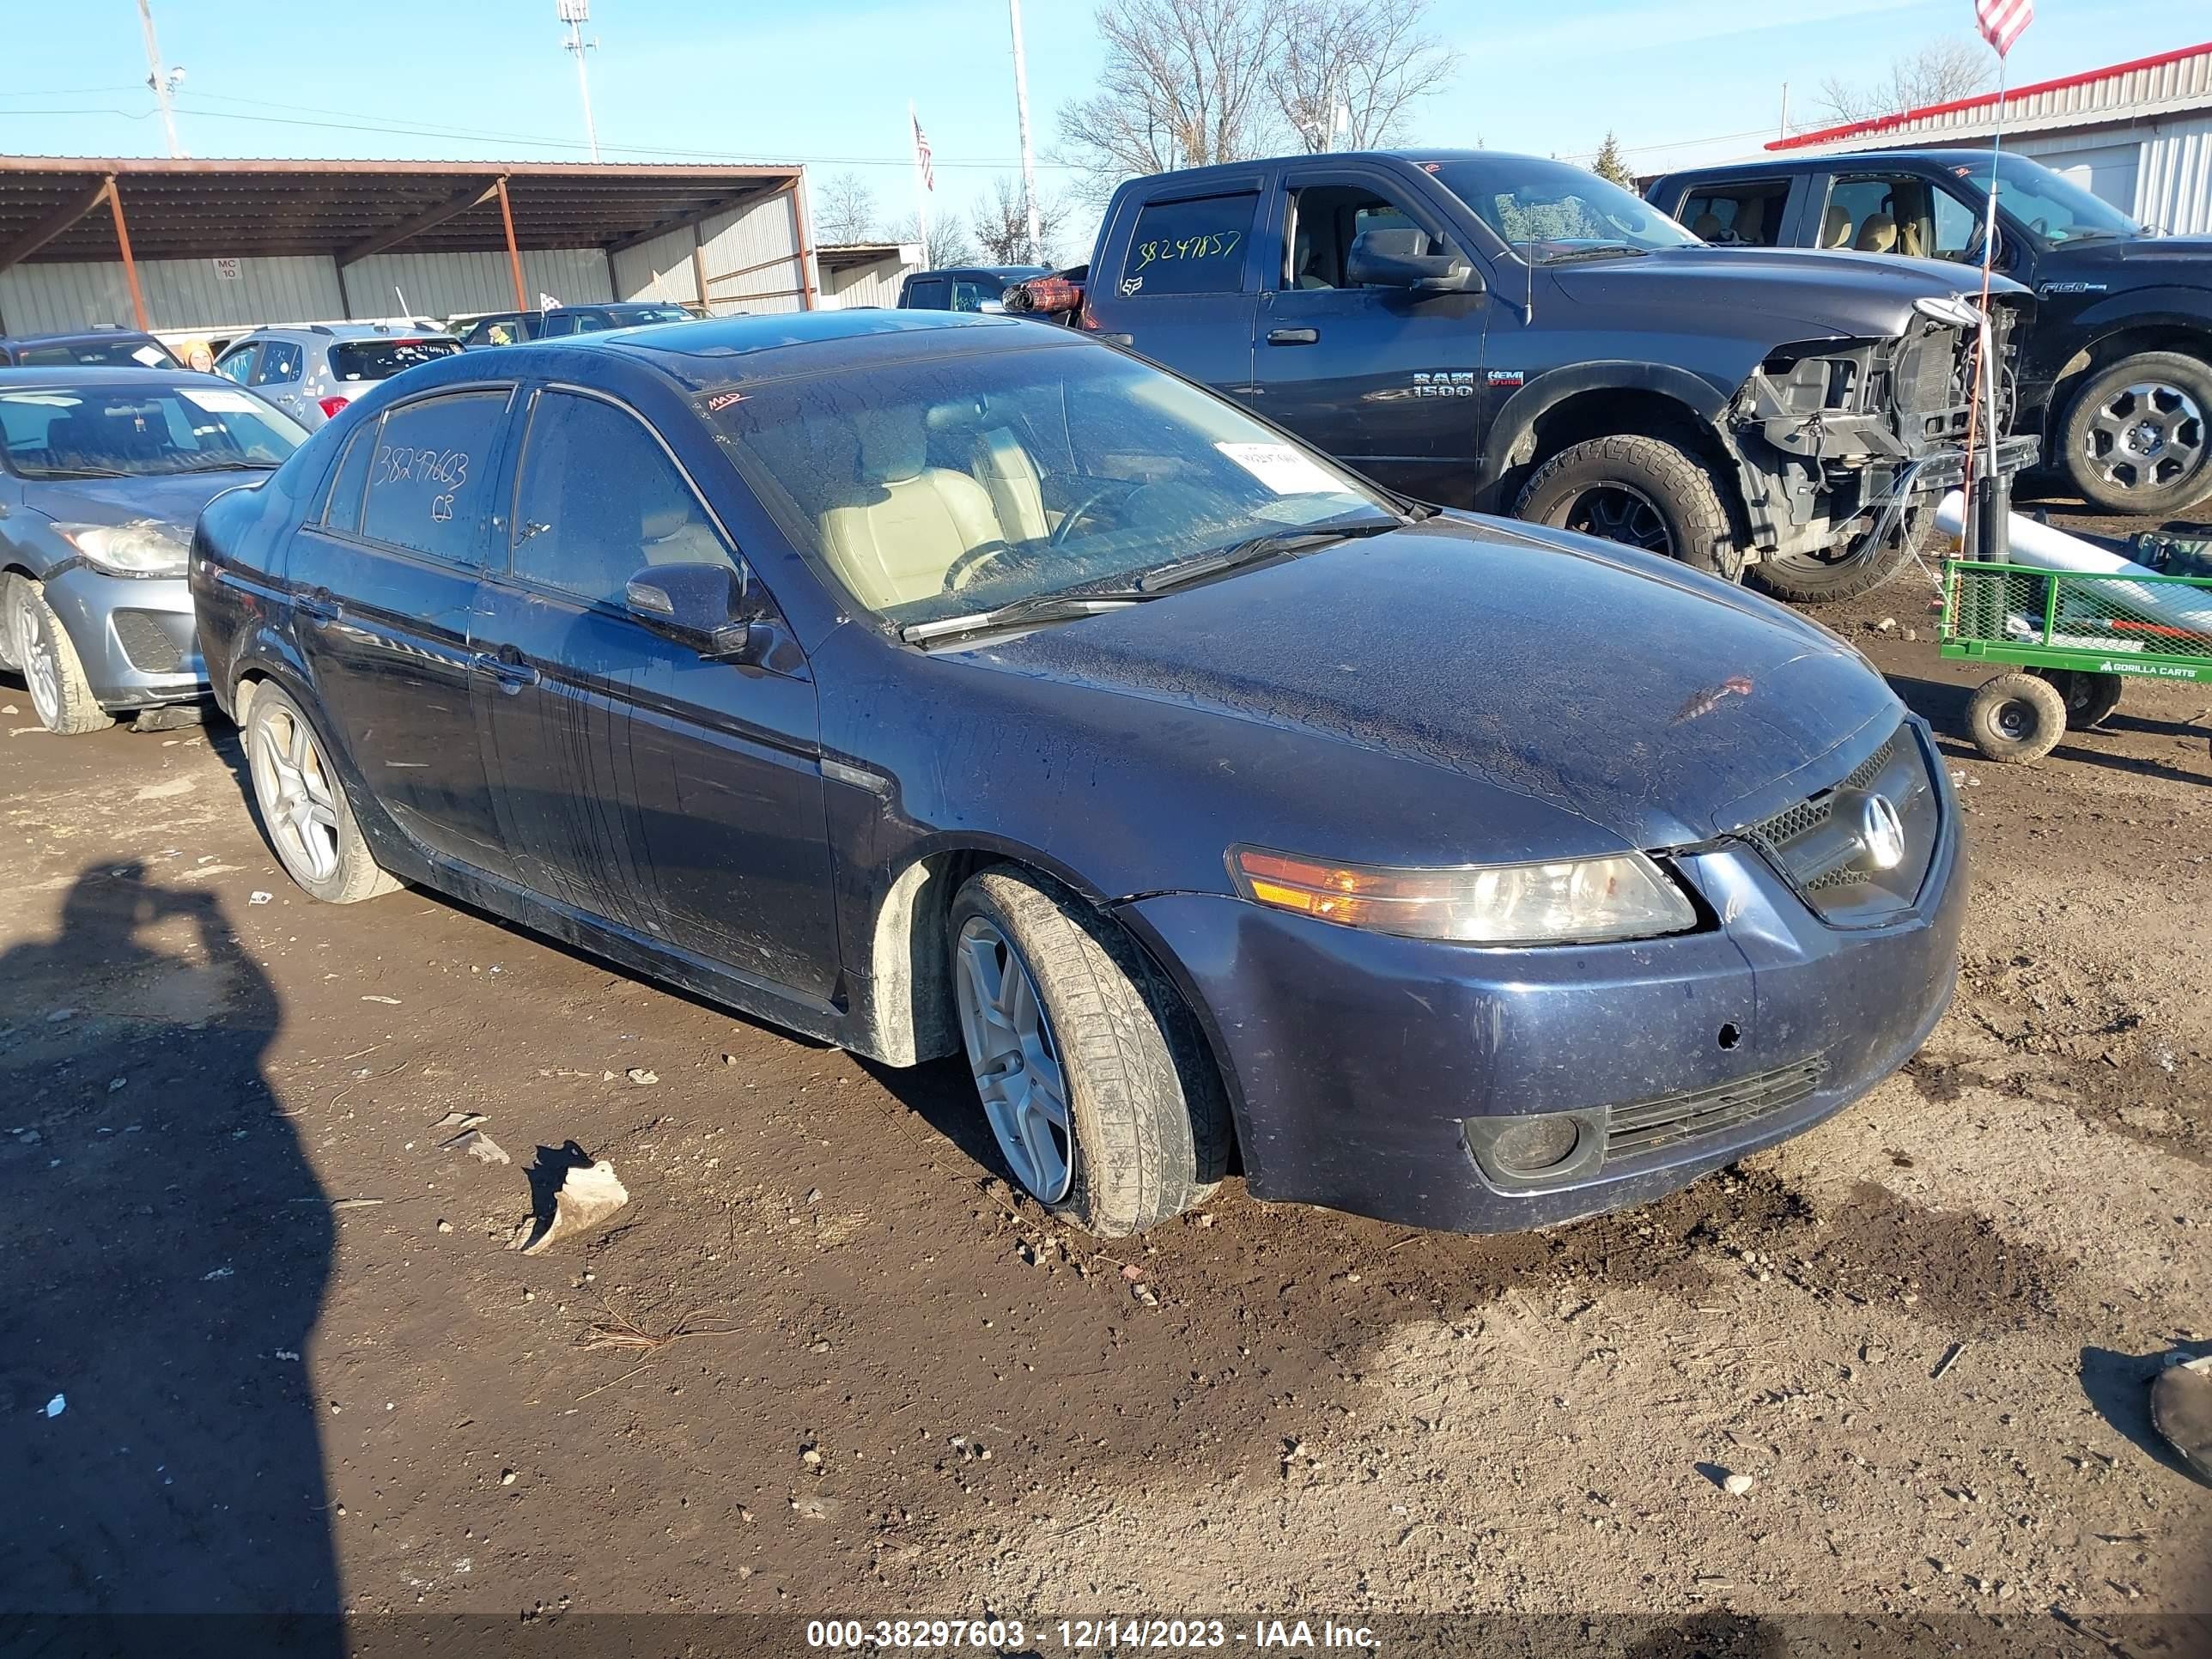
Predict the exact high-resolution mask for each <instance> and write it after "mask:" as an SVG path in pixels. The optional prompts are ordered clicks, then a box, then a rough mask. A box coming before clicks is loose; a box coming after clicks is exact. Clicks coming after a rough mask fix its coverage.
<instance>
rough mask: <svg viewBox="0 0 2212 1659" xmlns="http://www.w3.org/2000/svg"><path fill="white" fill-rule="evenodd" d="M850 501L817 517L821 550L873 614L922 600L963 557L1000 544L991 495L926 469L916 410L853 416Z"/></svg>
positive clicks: (953, 475) (960, 478)
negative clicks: (853, 486) (853, 478)
mask: <svg viewBox="0 0 2212 1659" xmlns="http://www.w3.org/2000/svg"><path fill="white" fill-rule="evenodd" d="M850 427H851V430H852V433H853V435H854V441H856V443H857V446H858V450H859V455H858V467H857V473H858V489H857V491H856V498H855V499H854V500H852V501H845V502H842V503H840V504H839V505H837V506H836V507H830V508H829V510H828V511H826V512H824V513H823V515H822V547H823V555H824V556H826V557H827V558H828V559H829V563H830V566H831V568H833V569H835V570H836V573H837V575H838V577H839V579H840V580H842V581H843V582H844V584H845V586H847V587H848V588H850V589H851V590H852V592H853V597H854V599H858V600H859V601H860V603H861V604H863V605H866V606H868V607H869V608H870V609H872V610H878V611H879V610H883V609H884V608H885V607H887V606H890V605H905V604H908V603H909V602H911V601H913V600H915V599H927V598H928V597H929V596H930V595H931V594H933V593H937V592H942V591H943V590H944V586H945V572H946V571H947V570H949V569H951V567H952V563H953V561H955V560H956V559H957V558H959V557H960V556H961V555H962V554H963V553H971V552H973V551H975V550H976V549H978V548H981V547H987V546H989V545H991V544H993V543H994V542H1003V541H1005V540H1006V535H1005V532H1003V531H1002V530H1000V526H999V519H998V514H997V513H995V512H994V510H993V509H992V506H991V496H990V492H989V491H987V490H986V489H984V488H983V486H982V485H981V484H980V483H976V482H975V479H973V478H971V477H969V476H968V475H967V474H966V473H965V472H956V471H952V470H951V468H949V467H941V466H932V465H929V446H928V435H927V430H926V428H924V426H923V423H922V414H921V410H918V409H902V408H896V407H893V408H884V409H872V410H859V411H855V412H854V414H853V415H852V416H851V417H850Z"/></svg>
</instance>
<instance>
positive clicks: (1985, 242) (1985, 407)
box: [1962, 42, 2009, 558]
mask: <svg viewBox="0 0 2212 1659" xmlns="http://www.w3.org/2000/svg"><path fill="white" fill-rule="evenodd" d="M1991 44H1992V45H1994V44H1995V43H1994V42H1992V43H1991ZM2008 58H2009V54H2008V53H2007V52H2005V51H2004V50H2003V49H2002V47H2000V48H1999V49H1998V51H1997V102H1996V125H1995V127H1994V128H1993V129H1992V131H1991V132H1990V187H1989V192H1988V195H1989V199H1988V201H1987V203H1986V204H1985V216H1984V219H1983V221H1982V294H1981V301H1980V310H1981V313H1982V322H1981V324H1980V326H1979V327H1978V329H1977V330H1976V331H1975V338H1974V380H1973V387H1972V401H1971V402H1970V403H1969V404H1967V408H1966V476H1965V480H1964V483H1963V486H1962V488H1963V490H1964V496H1965V501H1964V506H1965V507H1966V511H1965V513H1963V514H1962V517H1963V518H1965V519H1966V520H1967V521H1969V522H1972V523H1973V524H1974V525H1975V528H1976V532H1977V534H1976V536H1975V540H1976V542H1977V544H1978V545H1977V547H1976V549H1975V553H1976V556H1978V557H1984V558H1986V557H1988V556H1989V552H1990V549H1991V548H1992V547H1996V546H1999V545H2001V544H2002V526H2001V525H2000V523H1999V520H1998V515H1999V513H2001V512H2002V511H2003V510H2004V509H2003V508H2002V507H2000V506H1999V505H1998V503H1997V501H1996V487H1995V486H1996V476H1997V388H1996V380H1997V368H1996V364H1995V363H1993V362H1990V354H1991V351H1992V349H1993V348H1994V346H1995V343H1996V331H1995V329H1994V328H1992V327H1991V325H1990V320H1989V316H1990V279H1991V276H1992V275H1993V273H1994V271H1995V270H1996V257H1997V161H1998V160H1999V158H2000V157H2002V155H2003V154H2004V111H2005V70H2006V67H2007V64H2008ZM1978 429H1979V430H1981V431H1986V433H1987V437H1986V439H1985V440H1984V441H1986V442H1987V444H1988V446H1989V470H1988V473H1987V476H1985V477H1976V476H1975V462H1976V459H1977V447H1976V442H1975V440H1976V438H1977V436H1978Z"/></svg>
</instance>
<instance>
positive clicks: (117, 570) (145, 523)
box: [54, 519, 190, 576]
mask: <svg viewBox="0 0 2212 1659" xmlns="http://www.w3.org/2000/svg"><path fill="white" fill-rule="evenodd" d="M54 528H55V529H56V530H58V532H61V535H62V538H63V539H64V540H65V541H67V542H68V543H69V544H70V546H71V547H74V548H75V549H76V550H77V551H78V552H80V553H82V554H83V555H84V556H85V558H86V560H87V561H88V562H90V563H92V564H94V565H97V566H99V567H100V569H102V570H106V571H109V572H112V574H116V575H118V576H181V575H183V574H185V556H186V555H187V554H188V553H189V552H190V549H188V548H187V547H186V546H185V544H184V543H182V542H180V541H179V540H178V539H177V538H176V537H175V536H173V535H172V534H171V533H170V532H169V531H168V530H167V528H166V527H164V526H161V525H158V524H156V523H155V522H154V521H153V520H151V519H141V520H138V521H137V523H135V524H58V525H56V526H54Z"/></svg>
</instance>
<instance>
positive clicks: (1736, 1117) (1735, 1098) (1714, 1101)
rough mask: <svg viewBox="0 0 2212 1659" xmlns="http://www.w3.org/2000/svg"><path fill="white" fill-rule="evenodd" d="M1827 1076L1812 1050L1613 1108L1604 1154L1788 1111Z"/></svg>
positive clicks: (1622, 1153) (1648, 1147)
mask: <svg viewBox="0 0 2212 1659" xmlns="http://www.w3.org/2000/svg"><path fill="white" fill-rule="evenodd" d="M1827 1074H1828V1062H1827V1061H1826V1059H1824V1058H1822V1057H1821V1056H1820V1055H1818V1054H1815V1055H1814V1056H1813V1057H1812V1058H1811V1059H1809V1060H1797V1061H1796V1062H1794V1063H1793V1064H1790V1065H1788V1066H1776V1067H1774V1068H1773V1069H1772V1070H1771V1071H1765V1072H1754V1073H1752V1074H1751V1075H1750V1076H1749V1077H1741V1078H1737V1079H1735V1081H1733V1082H1730V1083H1721V1084H1716V1085H1713V1086H1712V1087H1711V1088H1706V1089H1684V1090H1681V1091H1678V1092H1676V1093H1674V1094H1671V1095H1655V1096H1653V1097H1651V1098H1650V1099H1649V1100H1639V1101H1637V1102H1636V1103H1633V1104H1632V1105H1627V1106H1616V1107H1614V1108H1613V1112H1612V1115H1611V1116H1610V1117H1609V1118H1608V1119H1607V1123H1606V1132H1605V1155H1606V1157H1607V1158H1609V1159H1610V1158H1627V1157H1630V1156H1632V1155H1633V1154H1635V1153H1637V1152H1650V1151H1652V1150H1654V1149H1655V1148H1656V1147H1660V1146H1672V1145H1674V1143H1675V1142H1677V1141H1681V1140H1690V1139H1694V1138H1696V1137H1697V1136H1699V1135H1705V1134H1711V1133H1714V1132H1715V1131H1717V1130H1721V1129H1731V1128H1735V1127H1739V1126H1741V1125H1742V1124H1746V1123H1750V1122H1753V1121H1757V1120H1758V1119H1759V1118H1762V1117H1767V1116H1771V1115H1773V1114H1774V1113H1776V1112H1781V1111H1787V1110H1788V1109H1790V1107H1792V1106H1795V1105H1796V1104H1798V1103H1800V1102H1801V1101H1803V1100H1805V1099H1807V1098H1808V1097H1810V1096H1811V1095H1812V1094H1813V1092H1814V1091H1815V1090H1817V1089H1818V1088H1819V1087H1820V1081H1821V1079H1823V1078H1825V1077H1826V1076H1827Z"/></svg>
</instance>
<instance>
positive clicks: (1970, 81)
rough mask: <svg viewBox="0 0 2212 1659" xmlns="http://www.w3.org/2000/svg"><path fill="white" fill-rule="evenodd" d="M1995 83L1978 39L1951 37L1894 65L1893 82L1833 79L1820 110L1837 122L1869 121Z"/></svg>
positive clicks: (1822, 85)
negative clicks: (1857, 83)
mask: <svg viewBox="0 0 2212 1659" xmlns="http://www.w3.org/2000/svg"><path fill="white" fill-rule="evenodd" d="M1989 83H1990V55H1989V52H1988V51H1987V50H1986V49H1985V48H1984V46H1982V45H1981V44H1980V43H1979V42H1978V41H1976V40H1967V39H1966V38H1964V37H1963V36H1959V35H1949V36H1946V37H1945V38H1943V39H1942V40H1931V41H1929V43H1928V44H1927V45H1926V46H1923V47H1921V48H1920V49H1919V50H1918V51H1917V52H1907V53H1905V55H1904V56H1903V57H1901V58H1893V59H1891V60H1890V65H1889V79H1888V80H1887V81H1883V82H1875V84H1873V85H1871V86H1865V87H1856V86H1853V85H1851V84H1850V82H1846V81H1842V80H1839V79H1838V78H1837V77H1836V76H1829V77H1828V78H1827V79H1826V80H1825V81H1823V82H1820V94H1819V98H1818V100H1817V102H1816V104H1815V107H1816V108H1818V109H1819V110H1820V111H1821V112H1822V113H1823V114H1825V115H1826V116H1827V117H1828V118H1830V119H1832V120H1836V121H1868V120H1872V119H1873V118H1875V117H1876V116H1881V115H1895V114H1898V113H1899V112H1902V111H1905V110H1908V109H1919V108H1921V107H1923V106H1925V105H1929V104H1948V102H1950V101H1951V100H1953V99H1954V98H1964V97H1966V96H1967V95H1968V94H1972V93H1977V92H1979V91H1981V90H1982V89H1983V88H1984V87H1986V86H1988V85H1989Z"/></svg>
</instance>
